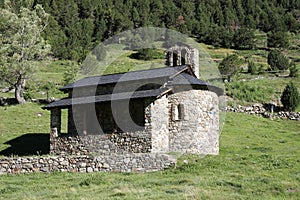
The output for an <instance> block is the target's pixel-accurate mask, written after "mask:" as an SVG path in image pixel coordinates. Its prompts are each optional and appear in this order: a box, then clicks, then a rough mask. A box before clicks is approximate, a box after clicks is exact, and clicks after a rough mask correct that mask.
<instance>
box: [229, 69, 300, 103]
mask: <svg viewBox="0 0 300 200" xmlns="http://www.w3.org/2000/svg"><path fill="white" fill-rule="evenodd" d="M262 76H264V77H263V78H259V79H255V78H256V77H257V76H254V75H249V74H247V75H241V76H240V77H239V78H238V80H237V81H234V82H232V83H227V84H226V88H227V95H229V96H231V97H233V98H234V99H235V100H237V101H239V103H241V104H245V103H246V102H251V103H253V102H260V103H270V102H277V103H279V101H280V97H281V94H282V92H283V90H284V88H285V86H286V85H287V84H288V83H289V82H290V81H293V82H294V83H295V85H296V87H297V88H298V91H299V92H300V77H299V78H289V77H272V76H269V75H262ZM243 79H244V80H243Z"/></svg>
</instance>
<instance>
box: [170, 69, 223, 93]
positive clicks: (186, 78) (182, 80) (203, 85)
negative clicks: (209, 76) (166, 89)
mask: <svg viewBox="0 0 300 200" xmlns="http://www.w3.org/2000/svg"><path fill="white" fill-rule="evenodd" d="M180 85H191V86H192V87H193V88H199V89H203V90H209V91H212V92H215V93H216V94H217V95H218V96H220V95H222V94H223V93H224V91H223V90H222V89H221V88H219V87H216V86H213V85H210V84H209V83H207V82H205V81H202V80H200V79H198V78H196V77H194V76H191V75H189V74H187V73H181V74H178V75H177V76H175V77H174V78H173V80H172V81H171V83H170V87H171V86H180Z"/></svg>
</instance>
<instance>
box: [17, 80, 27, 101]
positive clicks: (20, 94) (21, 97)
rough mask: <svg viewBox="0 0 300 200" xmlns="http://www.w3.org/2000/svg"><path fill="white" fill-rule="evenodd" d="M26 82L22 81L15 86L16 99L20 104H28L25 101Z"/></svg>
mask: <svg viewBox="0 0 300 200" xmlns="http://www.w3.org/2000/svg"><path fill="white" fill-rule="evenodd" d="M24 88H25V80H21V81H20V82H18V83H17V84H16V85H15V98H16V100H17V101H18V103H19V104H24V103H26V101H25V99H24Z"/></svg>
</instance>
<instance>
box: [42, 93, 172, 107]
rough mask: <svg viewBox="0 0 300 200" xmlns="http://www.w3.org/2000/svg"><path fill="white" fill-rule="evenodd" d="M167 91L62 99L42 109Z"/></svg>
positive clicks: (133, 97) (135, 97) (131, 97)
mask: <svg viewBox="0 0 300 200" xmlns="http://www.w3.org/2000/svg"><path fill="white" fill-rule="evenodd" d="M169 90H170V88H162V89H156V90H143V91H135V92H133V93H132V92H124V93H117V94H106V95H98V96H88V97H78V98H64V99H61V100H58V101H54V102H52V103H50V104H48V105H47V106H44V107H43V109H51V108H66V107H70V106H72V105H81V104H90V103H100V102H107V101H117V100H125V99H137V98H146V97H158V96H160V95H161V94H164V93H166V92H168V91H169Z"/></svg>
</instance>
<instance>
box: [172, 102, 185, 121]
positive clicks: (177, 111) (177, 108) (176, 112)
mask: <svg viewBox="0 0 300 200" xmlns="http://www.w3.org/2000/svg"><path fill="white" fill-rule="evenodd" d="M183 119H184V105H183V104H178V105H174V106H173V120H174V121H179V120H183Z"/></svg>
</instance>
